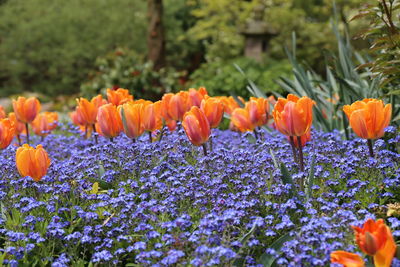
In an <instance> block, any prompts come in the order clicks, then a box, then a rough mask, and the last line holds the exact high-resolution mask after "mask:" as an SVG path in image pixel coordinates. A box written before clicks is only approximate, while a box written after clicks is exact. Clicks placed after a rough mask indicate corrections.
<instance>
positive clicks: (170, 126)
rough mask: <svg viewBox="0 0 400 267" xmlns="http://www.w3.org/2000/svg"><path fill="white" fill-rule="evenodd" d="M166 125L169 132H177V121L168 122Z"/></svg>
mask: <svg viewBox="0 0 400 267" xmlns="http://www.w3.org/2000/svg"><path fill="white" fill-rule="evenodd" d="M165 124H166V125H167V127H168V130H169V131H170V132H173V131H175V130H176V121H174V120H167V121H166V122H165Z"/></svg>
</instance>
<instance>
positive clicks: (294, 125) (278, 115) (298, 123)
mask: <svg viewBox="0 0 400 267" xmlns="http://www.w3.org/2000/svg"><path fill="white" fill-rule="evenodd" d="M314 104H315V103H314V101H312V100H311V99H310V98H308V97H306V96H303V97H302V98H299V97H297V96H295V95H292V94H289V95H288V96H287V98H286V99H285V98H278V102H277V103H276V104H275V107H274V110H273V112H272V114H273V117H274V120H275V124H276V128H277V129H278V130H279V131H280V132H281V133H283V134H284V135H287V136H302V135H304V134H305V133H307V132H308V131H309V130H310V128H311V124H312V117H313V115H312V107H313V105H314Z"/></svg>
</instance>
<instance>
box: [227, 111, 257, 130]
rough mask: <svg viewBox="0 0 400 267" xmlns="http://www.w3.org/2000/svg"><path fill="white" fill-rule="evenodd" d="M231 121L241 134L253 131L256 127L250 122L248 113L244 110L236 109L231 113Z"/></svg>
mask: <svg viewBox="0 0 400 267" xmlns="http://www.w3.org/2000/svg"><path fill="white" fill-rule="evenodd" d="M231 121H232V123H233V125H234V126H235V127H236V128H237V129H238V130H239V131H241V132H247V131H253V130H254V128H255V127H256V125H254V124H253V123H252V122H251V119H250V114H249V111H248V110H247V109H244V108H236V109H235V110H234V111H233V112H232V116H231Z"/></svg>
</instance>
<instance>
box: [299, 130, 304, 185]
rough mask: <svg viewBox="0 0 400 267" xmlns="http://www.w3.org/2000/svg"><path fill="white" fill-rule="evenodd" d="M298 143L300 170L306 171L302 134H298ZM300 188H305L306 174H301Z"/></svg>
mask: <svg viewBox="0 0 400 267" xmlns="http://www.w3.org/2000/svg"><path fill="white" fill-rule="evenodd" d="M297 144H299V158H300V159H299V161H300V171H301V172H304V160H303V147H302V146H301V136H297ZM300 190H302V191H303V190H304V175H301V179H300Z"/></svg>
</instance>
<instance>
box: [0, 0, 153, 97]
mask: <svg viewBox="0 0 400 267" xmlns="http://www.w3.org/2000/svg"><path fill="white" fill-rule="evenodd" d="M145 34H146V2H145V1H141V0H118V1H104V0H69V1H64V0H29V1H27V0H13V1H7V2H5V3H4V4H2V5H1V7H0V95H3V96H4V95H9V94H12V93H20V92H22V91H36V92H41V93H44V94H46V95H50V96H56V95H59V94H71V93H76V92H79V86H80V84H81V82H82V80H85V79H86V77H87V73H88V71H89V70H91V69H93V66H94V63H95V59H96V57H97V56H98V55H104V54H106V53H107V52H108V51H111V50H113V49H115V48H116V47H118V46H128V47H130V48H132V49H134V50H135V51H137V52H138V53H144V52H145V50H146V42H145V41H143V36H145Z"/></svg>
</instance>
